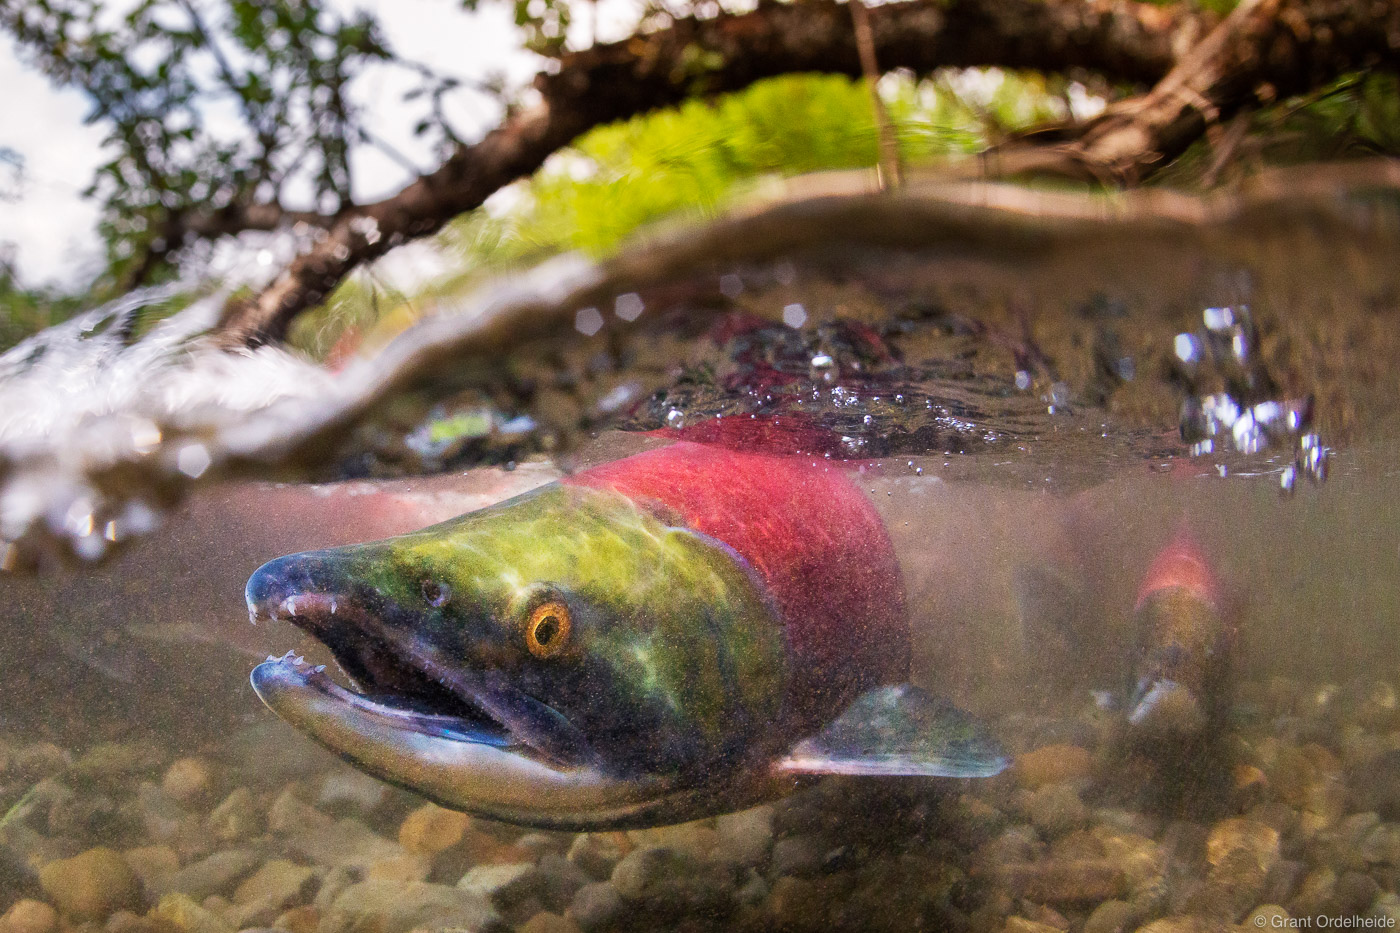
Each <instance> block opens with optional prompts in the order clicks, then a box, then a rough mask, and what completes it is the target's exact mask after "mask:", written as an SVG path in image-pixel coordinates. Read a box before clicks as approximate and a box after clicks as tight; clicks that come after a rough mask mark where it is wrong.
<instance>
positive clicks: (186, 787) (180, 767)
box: [160, 758, 214, 806]
mask: <svg viewBox="0 0 1400 933" xmlns="http://www.w3.org/2000/svg"><path fill="white" fill-rule="evenodd" d="M160 789H161V790H163V791H164V792H165V793H166V794H167V795H168V796H169V797H171V798H172V799H174V800H175V801H176V802H178V803H181V804H184V805H185V806H192V805H195V804H198V803H200V802H201V801H203V800H204V799H205V798H206V797H208V796H209V793H210V792H211V791H212V790H213V789H214V772H213V770H212V769H211V768H210V767H209V762H207V761H205V760H204V759H203V758H177V759H175V760H174V761H173V762H171V763H170V767H169V768H166V769H165V776H164V777H163V778H161V781H160Z"/></svg>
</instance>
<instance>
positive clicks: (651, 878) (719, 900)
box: [612, 846, 735, 916]
mask: <svg viewBox="0 0 1400 933" xmlns="http://www.w3.org/2000/svg"><path fill="white" fill-rule="evenodd" d="M612 884H613V887H615V888H616V889H617V893H618V894H621V895H622V897H623V899H624V900H626V901H629V902H632V903H634V904H638V905H640V906H642V907H644V908H646V909H649V910H654V911H657V912H659V913H661V914H662V915H663V916H674V915H677V914H690V913H696V912H714V913H720V912H727V911H728V909H729V908H731V907H732V906H733V903H734V893H735V892H734V878H733V876H732V874H731V872H730V870H729V869H727V868H725V867H724V866H721V865H717V864H715V863H713V862H702V861H700V860H699V859H696V858H695V857H694V856H692V855H690V854H688V853H685V852H681V851H679V850H677V849H671V848H668V847H666V846H648V847H646V848H642V849H637V850H635V851H634V852H632V853H630V854H629V855H628V856H627V857H626V858H624V859H623V860H622V861H620V862H618V863H617V867H616V868H614V869H613V873H612Z"/></svg>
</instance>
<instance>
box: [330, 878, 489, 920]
mask: <svg viewBox="0 0 1400 933" xmlns="http://www.w3.org/2000/svg"><path fill="white" fill-rule="evenodd" d="M500 924H501V918H500V915H499V914H497V913H496V911H495V910H494V909H493V908H492V907H491V905H490V904H489V903H487V901H486V899H485V898H483V897H481V896H480V895H478V894H474V893H472V892H470V891H463V890H461V889H460V888H454V887H451V886H449V885H445V884H429V883H428V882H424V881H415V882H411V883H408V884H403V883H400V882H397V881H362V882H360V883H359V884H353V885H351V886H350V887H348V888H346V889H345V890H344V891H342V892H340V894H339V895H338V896H337V897H336V899H335V903H334V904H333V905H332V906H331V908H330V910H329V911H327V912H326V914H325V916H324V917H323V918H322V920H321V923H320V925H319V926H318V928H317V929H318V931H319V933H408V931H409V930H415V929H420V928H426V929H437V930H444V929H449V928H450V929H452V930H454V931H459V933H477V931H485V930H493V929H496V928H497V927H499V926H500Z"/></svg>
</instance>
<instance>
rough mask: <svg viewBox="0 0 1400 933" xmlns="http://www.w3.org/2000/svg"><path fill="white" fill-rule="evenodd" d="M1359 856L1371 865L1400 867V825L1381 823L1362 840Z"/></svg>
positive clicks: (1358, 848) (1358, 849) (1358, 850)
mask: <svg viewBox="0 0 1400 933" xmlns="http://www.w3.org/2000/svg"><path fill="white" fill-rule="evenodd" d="M1357 855H1359V856H1360V857H1361V858H1362V859H1364V860H1365V861H1366V862H1367V864H1371V865H1400V823H1381V824H1380V825H1379V826H1376V827H1375V828H1374V829H1372V830H1371V831H1370V832H1369V833H1367V834H1366V836H1365V837H1364V838H1363V839H1362V840H1361V844H1360V845H1359V846H1358V847H1357Z"/></svg>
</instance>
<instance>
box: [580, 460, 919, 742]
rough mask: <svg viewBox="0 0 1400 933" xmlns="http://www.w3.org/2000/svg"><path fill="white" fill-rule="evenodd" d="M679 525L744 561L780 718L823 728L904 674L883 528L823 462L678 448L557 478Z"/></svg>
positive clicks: (898, 597)
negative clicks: (785, 683)
mask: <svg viewBox="0 0 1400 933" xmlns="http://www.w3.org/2000/svg"><path fill="white" fill-rule="evenodd" d="M566 482H570V483H574V484H577V485H581V486H590V487H594V488H603V489H613V490H616V491H617V492H620V493H622V494H623V495H625V496H627V497H628V498H631V499H634V500H636V501H638V502H641V503H645V504H649V505H651V506H652V507H654V508H655V507H659V508H662V509H664V510H666V511H667V512H670V513H671V514H673V515H675V516H677V517H679V519H680V520H681V521H683V522H684V524H685V525H686V526H687V527H689V528H691V529H692V530H694V531H698V532H700V533H702V534H705V535H708V536H710V537H712V538H715V539H717V540H719V541H721V542H723V543H724V544H725V545H727V546H728V547H729V548H731V549H732V550H733V551H734V552H735V553H736V554H737V555H738V556H739V557H740V558H742V559H743V560H744V561H745V562H746V563H748V565H749V566H750V567H752V568H753V570H754V571H755V572H756V573H757V575H758V576H759V578H760V579H761V580H762V581H763V583H764V584H765V585H766V586H767V588H768V592H769V594H770V595H771V597H772V599H773V602H774V604H775V605H776V608H777V610H778V612H779V613H780V615H781V619H782V623H783V626H784V629H785V632H786V634H787V640H788V650H789V657H790V659H791V662H792V663H791V679H790V682H789V688H788V708H789V710H790V711H791V713H792V714H793V716H794V717H795V719H796V721H797V723H799V724H801V725H811V724H815V723H820V722H824V721H825V720H826V719H829V718H830V716H831V715H832V714H833V713H834V712H840V710H842V709H844V708H845V706H846V705H847V704H848V703H849V702H850V701H851V700H852V699H854V698H855V696H856V695H858V694H859V693H861V692H862V691H864V690H866V689H869V688H870V687H873V686H877V685H879V684H885V683H899V682H903V681H905V680H907V679H908V674H909V625H908V617H907V614H906V611H905V605H904V590H903V585H902V582H901V579H900V574H899V565H898V563H897V562H896V560H895V555H894V549H893V547H892V546H891V544H890V539H889V535H888V534H887V533H886V531H885V527H884V524H883V522H881V520H880V517H879V515H877V514H876V512H875V509H874V508H873V507H872V506H871V504H870V502H869V501H868V500H867V499H866V498H865V496H863V495H862V494H861V493H860V491H859V490H858V489H856V487H855V485H854V484H853V483H852V482H851V480H850V478H849V477H848V476H847V474H846V473H845V472H844V471H843V470H841V469H840V468H838V467H834V466H832V465H830V464H828V463H826V462H825V461H822V460H817V461H813V460H811V459H808V458H802V457H776V456H768V455H764V454H756V453H748V452H743V451H734V450H726V449H723V448H718V447H711V446H705V445H700V444H693V443H687V442H681V443H677V444H673V445H671V446H670V447H665V448H662V449H660V450H654V451H649V452H647V453H644V454H639V455H637V456H635V457H628V458H627V459H625V460H619V461H616V462H614V463H609V464H605V465H603V466H599V467H595V468H594V469H592V470H588V471H586V472H584V473H580V474H578V475H577V476H574V477H572V478H570V479H569V480H567V481H566Z"/></svg>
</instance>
